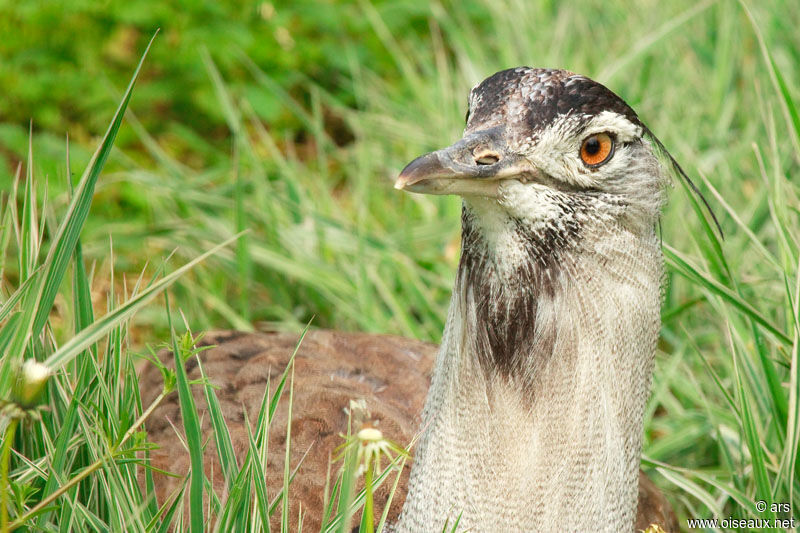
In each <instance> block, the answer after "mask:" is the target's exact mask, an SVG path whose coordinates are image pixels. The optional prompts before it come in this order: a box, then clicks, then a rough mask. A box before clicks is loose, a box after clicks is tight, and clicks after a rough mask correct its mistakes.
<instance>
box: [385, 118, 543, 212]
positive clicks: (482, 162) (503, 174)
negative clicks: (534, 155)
mask: <svg viewBox="0 0 800 533" xmlns="http://www.w3.org/2000/svg"><path fill="white" fill-rule="evenodd" d="M503 133H504V131H503V128H502V127H496V128H491V129H487V130H483V131H479V132H476V133H472V134H470V135H467V136H465V137H464V138H463V139H461V140H460V141H458V142H457V143H455V144H453V145H452V146H448V147H447V148H443V149H441V150H437V151H435V152H431V153H429V154H425V155H423V156H420V157H418V158H416V159H415V160H413V161H412V162H411V163H409V164H408V165H406V168H404V169H403V171H402V172H400V176H398V178H397V181H396V182H395V184H394V187H395V189H401V190H404V191H409V192H417V193H425V194H458V195H461V196H487V197H490V198H495V197H497V196H498V186H499V184H500V180H503V179H513V178H519V177H526V178H528V177H530V178H533V177H534V176H535V175H537V174H538V171H537V169H536V168H535V167H534V166H533V165H532V164H531V163H529V162H528V161H527V160H526V159H525V158H523V157H520V156H518V155H516V154H512V153H510V152H509V150H508V148H507V145H506V143H505V140H504V135H503Z"/></svg>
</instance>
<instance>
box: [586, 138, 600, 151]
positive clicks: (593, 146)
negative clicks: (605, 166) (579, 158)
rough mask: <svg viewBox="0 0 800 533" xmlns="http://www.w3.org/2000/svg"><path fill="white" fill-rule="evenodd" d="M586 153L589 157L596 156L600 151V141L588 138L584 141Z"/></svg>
mask: <svg viewBox="0 0 800 533" xmlns="http://www.w3.org/2000/svg"><path fill="white" fill-rule="evenodd" d="M584 149H585V150H586V153H587V154H589V155H596V154H597V152H599V151H600V141H599V140H598V139H597V137H590V138H589V139H587V140H586V145H585V146H584Z"/></svg>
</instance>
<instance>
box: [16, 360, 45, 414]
mask: <svg viewBox="0 0 800 533" xmlns="http://www.w3.org/2000/svg"><path fill="white" fill-rule="evenodd" d="M50 374H52V371H51V370H50V367H49V366H47V365H45V364H42V363H40V362H39V361H36V360H35V359H28V360H27V361H25V363H23V365H22V371H21V372H20V375H19V378H18V382H17V383H18V384H17V391H16V393H17V394H16V400H17V402H18V403H20V404H21V405H22V406H24V407H32V406H33V405H35V404H36V403H37V400H38V398H39V395H40V394H41V393H42V390H44V385H45V383H47V379H48V378H49V377H50Z"/></svg>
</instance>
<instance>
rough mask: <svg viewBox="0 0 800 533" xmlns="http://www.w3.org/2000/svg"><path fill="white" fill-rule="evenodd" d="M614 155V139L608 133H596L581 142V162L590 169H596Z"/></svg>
mask: <svg viewBox="0 0 800 533" xmlns="http://www.w3.org/2000/svg"><path fill="white" fill-rule="evenodd" d="M612 155H614V139H612V138H611V135H609V134H608V133H596V134H595V135H590V136H589V137H586V138H585V139H584V140H583V144H581V160H582V161H583V162H584V164H586V165H587V166H590V167H597V166H600V165H602V164H603V163H605V162H606V161H608V160H609V159H611V156H612Z"/></svg>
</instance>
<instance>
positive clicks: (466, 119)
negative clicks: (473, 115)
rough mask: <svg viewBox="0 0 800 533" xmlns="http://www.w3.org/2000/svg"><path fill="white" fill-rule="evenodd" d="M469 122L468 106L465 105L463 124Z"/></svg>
mask: <svg viewBox="0 0 800 533" xmlns="http://www.w3.org/2000/svg"><path fill="white" fill-rule="evenodd" d="M467 123H469V107H467V114H466V115H464V124H467Z"/></svg>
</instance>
